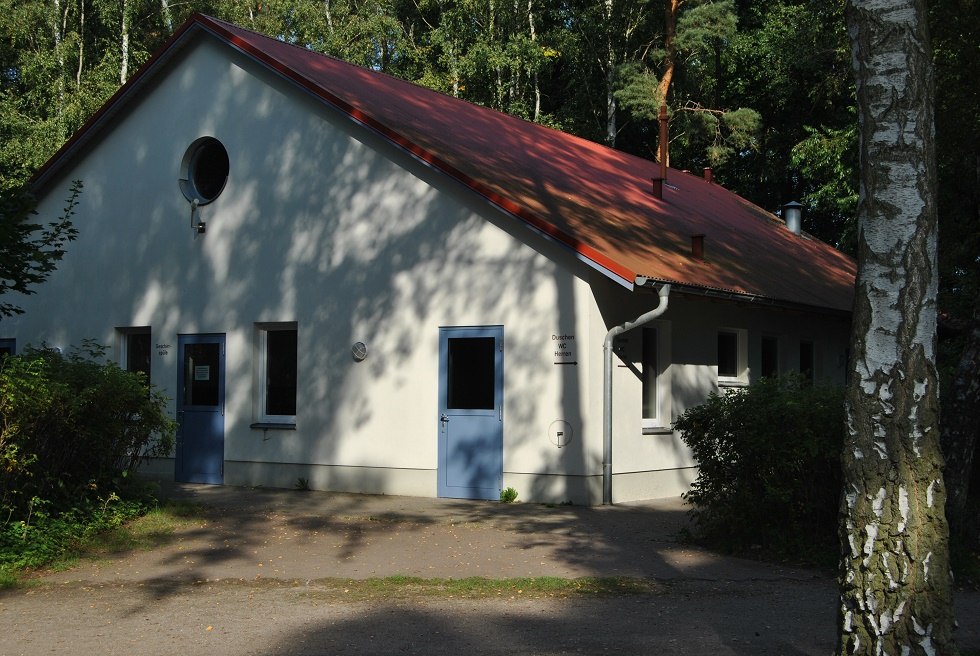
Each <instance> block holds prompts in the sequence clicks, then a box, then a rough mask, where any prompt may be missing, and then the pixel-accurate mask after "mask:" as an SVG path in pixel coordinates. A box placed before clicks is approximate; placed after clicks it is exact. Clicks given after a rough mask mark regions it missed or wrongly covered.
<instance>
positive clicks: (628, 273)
mask: <svg viewBox="0 0 980 656" xmlns="http://www.w3.org/2000/svg"><path fill="white" fill-rule="evenodd" d="M194 20H196V21H198V22H199V23H198V24H200V25H201V26H202V28H203V29H205V30H206V31H208V32H211V33H212V34H213V35H214V36H216V37H218V38H219V39H221V40H223V41H225V42H226V43H228V44H229V45H231V46H232V47H234V48H235V49H236V50H238V51H239V52H241V53H243V54H244V55H246V56H248V57H249V58H251V59H253V60H254V61H257V62H259V63H261V64H262V65H264V66H267V67H269V68H270V69H271V70H273V71H275V72H276V73H278V74H279V75H280V76H282V77H284V78H286V79H288V80H291V81H292V82H294V83H295V84H297V85H299V86H300V87H301V88H303V89H304V90H305V91H306V92H307V93H310V94H312V95H313V96H315V97H317V98H320V99H321V100H324V101H326V102H327V103H329V104H330V105H332V106H334V107H335V108H337V109H338V110H340V111H341V112H342V113H344V114H346V115H347V116H348V117H350V118H351V119H352V120H354V121H355V122H356V123H358V124H360V125H362V126H364V127H366V128H369V129H370V130H372V131H374V132H376V133H377V134H379V135H381V136H382V137H383V138H385V139H386V140H388V141H389V142H391V143H393V144H394V145H396V146H398V147H399V148H401V149H402V150H404V151H406V152H407V153H409V154H410V155H412V156H413V157H415V158H416V159H418V160H419V161H421V162H423V163H424V164H426V165H428V166H430V167H432V168H433V169H435V170H437V171H439V172H441V173H443V174H445V175H447V176H449V177H450V178H452V179H455V180H457V181H458V182H460V183H462V184H463V185H464V186H466V187H468V188H469V189H471V190H472V191H474V192H476V193H477V194H479V195H480V196H482V197H483V198H485V199H486V200H487V201H489V202H490V203H491V204H492V205H495V206H496V207H498V208H500V209H501V210H503V211H504V212H506V213H507V214H510V215H511V216H514V217H515V218H517V219H519V220H520V221H522V222H524V223H526V224H528V225H529V226H530V227H532V228H534V229H535V230H536V231H537V232H540V233H542V234H544V235H545V236H547V237H549V238H551V239H553V240H555V241H557V242H559V243H560V244H562V245H564V246H566V247H568V248H570V249H572V250H573V251H575V252H576V253H578V254H579V255H581V256H582V257H584V258H586V259H587V260H589V261H591V262H593V263H595V265H596V266H595V267H594V268H596V269H597V270H599V271H600V272H602V273H603V274H604V275H606V276H608V277H610V278H613V280H614V281H615V282H618V283H619V284H621V285H623V286H624V287H627V288H632V287H633V282H632V281H633V280H634V279H635V277H636V272H635V271H633V270H631V269H629V268H628V267H626V266H624V265H622V264H620V263H619V262H616V261H615V260H613V259H612V258H610V257H608V256H606V255H605V254H603V253H602V252H600V251H598V250H597V249H595V248H593V247H591V246H589V245H588V244H584V243H582V242H581V241H579V240H577V239H575V238H573V237H572V236H571V235H568V234H567V233H565V232H563V231H561V230H559V229H558V228H557V227H555V226H554V225H553V224H551V223H549V222H547V221H545V220H544V219H542V218H540V217H539V216H537V215H536V214H534V213H533V212H531V211H530V210H528V209H527V208H525V207H523V206H521V205H519V204H517V203H515V202H514V201H512V200H510V199H509V198H507V197H506V196H503V195H502V194H499V193H497V192H495V191H493V190H492V189H490V188H488V187H487V186H485V185H483V184H481V183H480V182H478V181H476V180H474V179H473V178H471V177H470V176H468V175H466V174H465V173H463V172H462V171H460V170H459V169H457V168H456V167H454V166H452V165H451V164H449V163H448V162H446V161H445V160H443V159H441V158H440V157H438V156H437V155H435V154H434V153H432V152H431V151H429V150H427V149H425V148H422V147H421V146H419V145H418V144H416V143H414V142H413V141H411V140H410V139H408V138H406V137H404V136H402V135H401V134H399V133H397V132H395V131H394V130H392V129H390V128H388V127H387V126H386V125H384V124H383V123H381V122H380V121H378V120H376V119H374V118H373V117H372V116H370V115H368V114H366V113H364V112H363V111H361V110H359V109H357V108H356V107H353V106H352V105H350V104H349V103H347V102H345V101H344V100H342V99H341V98H340V97H338V96H337V95H335V94H333V93H331V92H330V91H328V90H326V89H325V88H323V87H322V86H321V85H319V84H317V83H316V82H314V81H313V80H310V79H309V78H307V77H306V76H304V75H302V74H301V73H299V72H298V71H296V70H295V69H293V68H292V67H290V66H288V65H286V64H284V63H282V62H280V61H279V60H277V59H276V58H275V57H273V56H272V55H269V54H267V53H266V52H264V51H263V50H261V49H259V48H256V47H254V46H252V44H250V43H248V42H246V41H244V40H243V39H241V38H239V37H238V36H237V35H235V34H232V33H230V32H229V31H228V30H227V29H225V28H224V27H223V26H222V25H221V24H219V23H217V22H215V21H214V20H212V19H211V18H210V17H208V16H204V15H196V16H195V17H194ZM256 34H258V33H256ZM260 36H262V35H260ZM264 38H269V37H264ZM288 45H293V44H288ZM293 47H299V46H293ZM310 54H314V55H320V56H329V55H324V54H323V53H317V52H314V51H310ZM351 65H353V64H351ZM486 111H493V110H489V109H488V110H486ZM610 274H612V275H610Z"/></svg>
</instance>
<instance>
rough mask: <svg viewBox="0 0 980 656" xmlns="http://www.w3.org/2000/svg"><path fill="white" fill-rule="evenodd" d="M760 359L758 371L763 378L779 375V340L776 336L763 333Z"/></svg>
mask: <svg viewBox="0 0 980 656" xmlns="http://www.w3.org/2000/svg"><path fill="white" fill-rule="evenodd" d="M761 359H762V361H761V362H760V363H759V364H760V367H759V373H760V374H761V375H762V377H763V378H775V377H776V376H778V375H779V340H778V339H777V338H776V337H772V336H769V335H763V337H762V353H761Z"/></svg>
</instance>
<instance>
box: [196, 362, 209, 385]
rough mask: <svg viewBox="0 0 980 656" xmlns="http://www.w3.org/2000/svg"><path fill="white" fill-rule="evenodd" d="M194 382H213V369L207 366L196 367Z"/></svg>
mask: <svg viewBox="0 0 980 656" xmlns="http://www.w3.org/2000/svg"><path fill="white" fill-rule="evenodd" d="M194 380H198V381H209V380H211V367H209V366H208V365H206V364H203V365H198V366H196V367H194Z"/></svg>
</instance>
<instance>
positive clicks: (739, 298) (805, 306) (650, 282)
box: [636, 276, 852, 317]
mask: <svg viewBox="0 0 980 656" xmlns="http://www.w3.org/2000/svg"><path fill="white" fill-rule="evenodd" d="M641 278H642V279H643V282H642V284H641V282H640V279H641ZM661 285H670V286H671V290H672V291H673V292H675V293H678V294H684V295H687V296H700V297H702V298H714V299H721V300H726V301H731V302H733V303H747V304H750V305H768V306H770V307H776V308H781V309H785V310H797V311H800V312H810V313H814V314H825V315H831V316H841V317H849V316H851V314H852V312H851V310H844V309H841V308H835V307H828V306H823V305H811V304H809V303H796V302H794V301H786V300H782V299H778V298H772V297H770V296H762V295H761V294H749V293H747V292H739V291H735V290H728V289H716V288H713V287H701V286H698V285H691V284H689V283H683V282H677V281H676V280H661V279H658V278H648V277H646V276H637V282H636V288H637V289H650V290H655V289H656V288H657V287H658V286H661Z"/></svg>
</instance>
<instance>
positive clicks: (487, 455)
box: [437, 326, 504, 500]
mask: <svg viewBox="0 0 980 656" xmlns="http://www.w3.org/2000/svg"><path fill="white" fill-rule="evenodd" d="M503 344H504V329H503V326H485V327H475V328H469V327H468V328H440V329H439V482H438V490H437V493H438V495H439V496H440V497H451V498H455V499H493V500H496V499H499V498H500V489H501V483H502V479H503V461H504V447H503V445H504V439H503V437H504V429H503V389H504V353H503Z"/></svg>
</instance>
